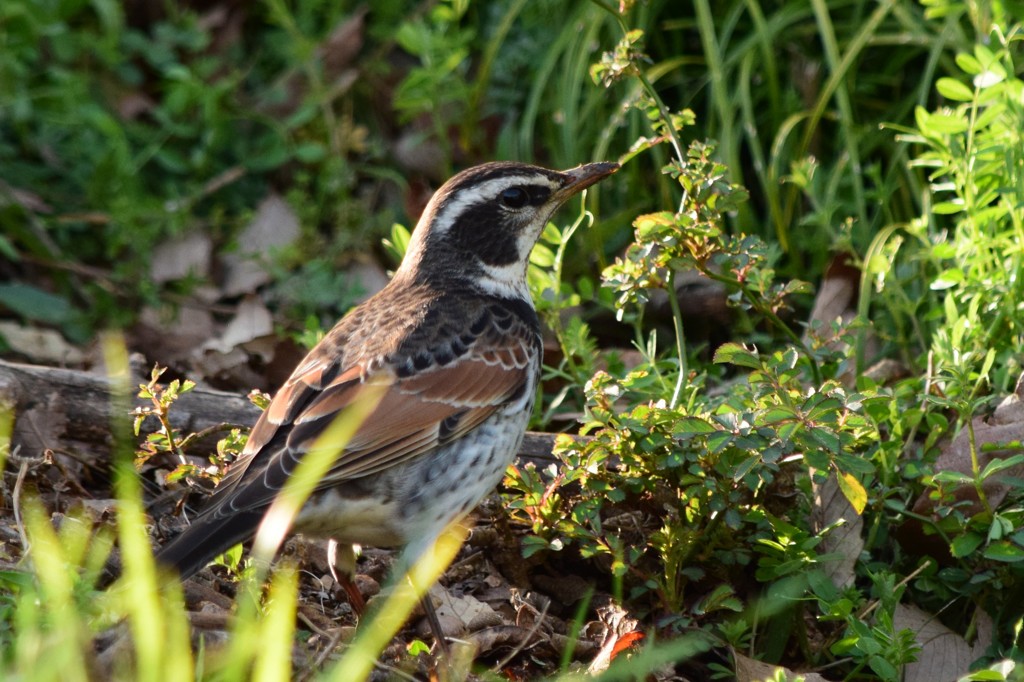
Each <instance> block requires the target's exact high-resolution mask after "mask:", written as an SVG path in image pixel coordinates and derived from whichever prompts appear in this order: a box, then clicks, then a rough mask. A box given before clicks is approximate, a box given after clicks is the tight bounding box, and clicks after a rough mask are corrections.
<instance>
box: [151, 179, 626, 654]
mask: <svg viewBox="0 0 1024 682" xmlns="http://www.w3.org/2000/svg"><path fill="white" fill-rule="evenodd" d="M618 168H619V165H618V164H617V163H614V162H597V163H589V164H584V165H581V166H578V167H576V168H572V169H569V170H564V171H553V170H548V169H545V168H542V167H539V166H535V165H530V164H526V163H520V162H490V163H485V164H482V165H479V166H475V167H472V168H469V169H467V170H464V171H461V172H459V173H458V174H456V175H454V176H453V177H452V178H451V179H449V180H448V181H447V182H445V183H444V184H443V185H442V186H441V187H440V188H439V189H438V190H437V191H436V192H435V193H434V195H433V196H432V197H431V199H430V201H429V202H428V203H427V206H426V208H425V209H424V211H423V214H422V216H421V218H420V220H419V222H418V223H417V225H416V228H415V229H414V230H413V233H412V236H411V238H410V241H409V245H408V248H407V251H406V254H405V256H404V258H403V259H402V262H401V264H400V265H399V267H398V268H397V270H396V271H395V273H394V275H393V277H392V279H391V280H390V281H389V283H388V284H387V285H386V286H385V287H384V288H383V289H382V290H381V291H379V292H378V293H377V294H375V295H374V296H372V297H370V298H369V299H367V300H366V301H365V302H363V303H362V304H360V305H358V306H357V307H355V308H353V309H352V310H351V311H349V312H348V313H347V314H346V315H345V316H344V317H342V319H341V320H340V321H339V322H338V323H337V324H336V325H335V326H334V327H333V328H332V329H331V330H330V331H329V332H328V333H327V334H326V335H325V336H324V338H323V339H322V340H321V341H320V342H319V343H318V344H317V345H316V346H315V347H314V348H313V349H312V350H311V351H310V352H309V354H308V355H307V356H306V357H305V359H303V360H302V361H301V362H300V363H299V364H298V366H297V367H296V368H295V370H294V372H293V373H292V374H291V376H290V377H289V378H288V379H287V381H286V382H285V383H284V384H283V385H282V387H281V388H280V389H279V390H278V391H277V393H276V394H275V395H274V397H273V398H272V399H271V402H270V404H269V405H268V406H267V408H266V409H265V410H264V412H263V413H262V415H261V416H260V417H259V419H258V421H257V422H256V424H255V425H254V426H253V428H252V430H251V432H250V435H249V439H248V442H247V443H246V445H245V448H244V450H243V452H242V454H241V455H240V456H239V458H238V459H237V460H236V461H234V462H232V463H231V464H230V465H229V467H228V470H227V472H226V474H225V476H224V477H223V478H222V480H221V481H220V482H219V483H218V485H217V487H216V488H215V489H214V491H213V494H212V495H211V496H210V498H209V499H208V500H207V502H206V504H205V505H204V506H203V508H202V509H201V510H200V512H199V513H198V515H196V516H195V518H194V519H193V520H192V522H191V524H190V525H189V526H188V527H187V528H186V529H185V530H184V531H183V532H182V533H181V534H180V535H178V536H177V537H175V538H173V539H171V540H170V541H169V542H168V543H167V544H166V545H164V546H163V547H162V548H161V549H160V550H159V551H158V552H157V555H156V561H157V563H158V564H159V565H161V566H164V567H167V568H169V569H172V570H174V571H177V575H178V577H179V578H180V579H182V580H184V579H187V578H189V577H190V576H192V575H193V574H195V573H196V572H197V571H199V570H200V569H202V568H203V567H204V566H205V565H206V564H207V563H209V562H210V561H211V560H213V559H214V558H216V557H217V556H219V555H220V554H222V553H224V552H225V551H227V550H228V549H230V548H231V547H233V546H235V545H236V544H238V543H240V542H244V541H246V540H249V539H252V538H253V537H254V536H255V534H256V532H257V529H258V528H259V526H260V524H261V522H262V520H263V518H264V517H265V516H266V514H267V511H268V509H269V508H270V506H271V504H272V503H273V502H274V500H275V499H276V498H277V497H278V495H279V494H280V493H281V491H282V489H283V487H284V486H285V484H286V483H287V481H288V480H289V478H290V477H291V476H292V474H293V473H294V471H295V469H296V467H297V466H298V464H299V463H300V462H301V461H302V459H303V457H304V456H306V455H307V454H308V453H309V452H310V448H311V445H312V444H313V443H314V441H315V440H316V438H317V437H318V436H319V435H320V434H322V433H323V432H324V430H325V429H326V428H327V427H328V426H329V425H330V423H331V422H332V420H333V419H334V417H336V416H337V415H338V414H339V412H341V411H342V410H343V409H345V408H346V407H347V406H349V405H350V404H351V403H352V401H353V400H356V399H357V396H359V395H360V389H361V388H363V387H365V386H368V385H376V386H381V387H383V388H381V391H382V393H381V395H380V396H379V402H377V404H376V406H375V407H373V408H372V409H371V410H370V413H369V416H368V417H366V418H365V420H364V421H363V422H362V423H361V425H360V426H359V427H358V429H357V430H356V431H355V434H354V436H353V437H352V438H351V439H350V440H349V441H348V443H347V445H346V446H345V447H344V449H343V451H342V452H340V453H339V454H338V455H337V456H336V458H335V459H334V460H333V462H332V463H331V465H330V468H329V469H328V471H327V473H326V474H325V475H324V476H323V478H322V479H321V480H319V481H318V482H317V484H316V486H315V489H314V491H313V493H312V494H311V495H310V497H309V498H308V500H307V501H306V502H305V504H304V505H303V506H302V507H301V509H300V510H299V511H298V513H297V515H296V516H295V518H294V520H293V523H292V526H291V529H290V532H297V533H301V534H303V535H304V536H311V537H320V538H326V539H329V540H330V541H331V543H332V544H335V543H336V544H337V545H338V546H340V547H350V546H351V545H354V544H358V545H369V546H373V547H379V548H400V550H401V551H400V553H399V556H398V559H397V560H396V562H395V566H401V567H404V570H408V568H409V567H411V566H412V564H413V563H414V562H415V561H416V560H417V559H418V558H419V557H421V556H423V554H424V553H425V552H427V551H428V550H429V549H430V548H431V547H432V546H433V543H434V542H435V541H436V540H437V538H438V537H439V536H440V534H441V533H442V532H443V531H444V529H445V528H446V527H447V526H448V525H449V524H451V523H453V522H456V521H458V520H460V519H462V518H463V517H464V516H465V515H467V514H468V513H469V512H471V511H472V510H473V509H474V508H475V507H476V505H477V504H479V502H480V501H481V500H482V499H483V498H484V497H486V495H487V494H488V493H489V492H491V491H492V490H493V489H494V488H495V487H496V486H497V484H498V483H499V482H500V481H501V478H502V476H503V474H504V472H505V470H506V468H507V467H508V465H509V464H510V463H511V462H512V460H513V459H514V458H515V455H516V453H517V451H518V449H519V447H520V445H521V443H522V440H523V435H524V433H525V430H526V427H527V423H528V421H529V419H530V414H531V411H532V409H533V404H534V400H535V396H536V394H537V388H538V384H539V382H540V368H541V354H542V348H541V328H540V322H539V319H538V316H537V313H536V310H535V308H534V305H533V301H532V299H531V297H530V292H529V289H528V287H527V282H526V273H527V265H528V261H529V256H530V252H531V250H532V249H533V246H534V245H535V244H536V242H537V240H538V239H539V237H540V234H541V232H542V230H543V229H544V227H545V225H546V224H547V222H548V221H549V220H550V219H551V217H552V216H553V214H554V213H555V211H556V210H557V209H558V208H559V207H560V206H562V205H563V204H564V203H565V202H566V201H567V200H568V199H569V198H570V197H572V196H574V195H576V194H578V193H579V192H581V191H582V190H583V189H585V188H587V187H589V186H591V185H593V184H594V183H596V182H598V181H600V180H602V179H604V178H606V177H608V176H609V175H611V174H612V173H614V172H615V171H616V170H618ZM395 570H396V569H395V568H393V572H394V571H395ZM349 594H350V595H351V596H353V597H356V598H358V591H356V590H354V589H349ZM424 606H425V607H427V611H428V613H427V616H428V622H429V624H430V626H431V629H433V630H434V633H433V634H434V637H435V640H436V641H437V642H438V643H439V645H440V646H442V647H444V646H445V644H444V636H443V633H441V632H439V631H438V626H437V620H436V615H435V614H434V613H433V609H432V607H431V606H430V604H429V600H428V599H425V600H424ZM431 616H433V618H431Z"/></svg>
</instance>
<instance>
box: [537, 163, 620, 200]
mask: <svg viewBox="0 0 1024 682" xmlns="http://www.w3.org/2000/svg"><path fill="white" fill-rule="evenodd" d="M617 170H619V164H617V163H615V162H614V161H601V162H598V163H587V164H584V165H582V166H577V167H576V168H570V169H569V170H567V171H562V175H563V176H564V177H565V179H566V181H565V184H564V185H562V186H561V187H560V188H559V189H557V190H556V191H555V193H554V195H553V196H552V198H553V199H555V200H556V201H557V202H558V203H559V204H560V203H562V202H563V201H565V200H566V199H568V198H569V197H571V196H572V195H574V194H578V193H580V192H582V191H583V190H585V189H586V188H587V187H590V186H591V185H593V184H594V183H595V182H598V181H599V180H602V179H604V178H606V177H608V176H609V175H611V174H612V173H614V172H615V171H617Z"/></svg>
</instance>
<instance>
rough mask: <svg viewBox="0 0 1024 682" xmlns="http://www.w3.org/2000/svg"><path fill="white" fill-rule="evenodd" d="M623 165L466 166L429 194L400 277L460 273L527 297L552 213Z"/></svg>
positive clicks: (494, 289) (506, 293) (502, 292)
mask: <svg viewBox="0 0 1024 682" xmlns="http://www.w3.org/2000/svg"><path fill="white" fill-rule="evenodd" d="M618 168H619V164H617V163H590V164H586V165H583V166H578V167H577V168H572V169H570V170H566V171H552V170H547V169H546V168H540V167H538V166H531V165H529V164H525V163H512V162H495V163H486V164H483V165H481V166H476V167H474V168H470V169H467V170H464V171H462V172H461V173H459V174H458V175H456V176H454V177H453V178H451V179H450V180H449V181H448V182H446V183H445V184H444V185H442V186H441V188H440V189H439V190H437V192H435V193H434V196H433V197H432V198H431V199H430V202H429V203H428V204H427V207H426V209H424V211H423V216H422V217H421V218H420V221H419V223H418V224H417V226H416V230H415V231H414V232H413V237H412V240H411V242H410V244H409V250H408V252H407V253H406V256H405V259H404V260H403V261H402V265H401V267H400V268H399V270H398V272H397V273H396V278H397V277H412V278H414V279H427V280H429V279H432V278H434V277H438V276H440V277H444V278H445V279H446V280H447V281H451V279H452V277H453V276H457V278H458V279H464V280H465V281H471V282H474V283H475V284H476V285H477V286H479V287H481V288H483V289H484V290H486V291H488V292H490V293H496V294H499V295H503V296H506V297H512V296H514V297H517V298H526V299H529V296H528V295H527V294H526V284H525V277H526V265H527V262H528V259H529V256H530V251H531V250H532V249H533V246H534V244H535V243H536V242H537V239H538V238H539V237H540V233H541V231H542V230H543V229H544V226H545V225H546V224H547V222H548V220H550V219H551V216H552V214H553V213H554V212H555V211H556V210H557V209H558V208H559V207H560V206H561V205H562V204H563V203H565V202H566V200H568V199H569V197H571V196H573V195H575V194H577V193H579V192H581V191H582V190H583V189H585V188H587V187H589V186H590V185H592V184H594V183H595V182H597V181H599V180H601V179H602V178H605V177H607V176H609V175H611V174H612V173H614V172H615V171H616V170H618Z"/></svg>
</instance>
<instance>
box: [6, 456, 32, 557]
mask: <svg viewBox="0 0 1024 682" xmlns="http://www.w3.org/2000/svg"><path fill="white" fill-rule="evenodd" d="M20 450H21V446H20V445H19V446H17V447H15V448H14V450H12V451H11V460H13V461H20V462H21V466H20V467H19V468H18V479H17V480H16V481H15V483H14V492H13V494H12V497H11V506H13V507H14V524H15V525H16V526H17V527H18V535H20V536H21V551H22V556H24V555H26V554H28V551H29V547H30V545H29V541H28V534H27V533H26V532H25V524H24V523H22V521H21V489H22V487H23V486H24V485H25V476H27V475H28V465H29V461H30V458H29V457H24V458H22V457H19V456H18V452H19V451H20Z"/></svg>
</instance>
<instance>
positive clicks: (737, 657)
mask: <svg viewBox="0 0 1024 682" xmlns="http://www.w3.org/2000/svg"><path fill="white" fill-rule="evenodd" d="M732 655H733V660H734V661H735V663H736V682H762V681H763V680H774V679H775V672H776V671H777V670H781V671H782V673H783V674H784V675H785V676H786V679H787V680H796V679H797V678H803V679H804V680H805V681H806V682H828V681H827V680H826V678H824V677H822V676H821V675H819V674H818V673H799V672H794V671H792V670H790V669H789V668H783V667H782V666H781V665H772V664H771V663H765V662H764V661H758V660H756V659H753V658H750V657H749V656H744V655H743V654H741V653H737V652H735V651H733V654H732Z"/></svg>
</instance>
